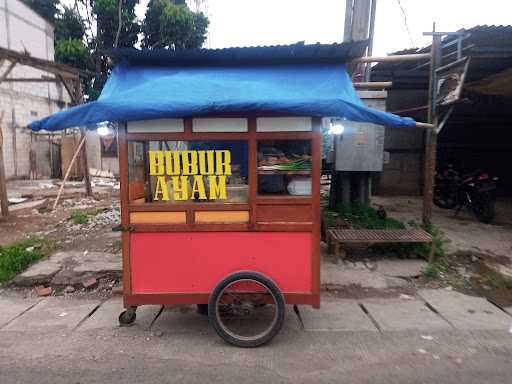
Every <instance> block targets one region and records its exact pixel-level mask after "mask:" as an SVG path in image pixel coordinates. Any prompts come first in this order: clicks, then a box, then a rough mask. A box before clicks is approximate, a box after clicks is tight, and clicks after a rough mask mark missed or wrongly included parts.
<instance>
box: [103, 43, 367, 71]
mask: <svg viewBox="0 0 512 384" xmlns="http://www.w3.org/2000/svg"><path fill="white" fill-rule="evenodd" d="M367 45H368V42H367V41H366V40H365V41H357V42H350V43H339V44H338V43H335V44H320V43H317V44H304V43H296V44H291V45H273V46H257V47H233V48H222V49H182V50H170V49H151V50H138V49H135V48H118V49H111V50H108V51H107V55H108V56H110V57H111V58H112V59H113V60H114V62H117V63H119V62H123V61H124V62H128V63H130V64H133V65H165V66H170V65H174V66H177V65H179V66H215V65H222V66H225V65H236V66H242V65H273V64H337V63H345V62H347V61H351V60H352V59H354V58H357V57H361V56H363V55H364V53H365V50H366V47H367Z"/></svg>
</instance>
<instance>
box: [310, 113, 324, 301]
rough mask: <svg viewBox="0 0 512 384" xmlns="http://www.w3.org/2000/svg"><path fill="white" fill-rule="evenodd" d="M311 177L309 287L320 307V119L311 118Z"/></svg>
mask: <svg viewBox="0 0 512 384" xmlns="http://www.w3.org/2000/svg"><path fill="white" fill-rule="evenodd" d="M311 149H312V153H311V157H312V163H311V172H312V173H311V179H312V181H313V184H312V192H313V196H312V202H313V205H312V213H313V217H312V218H313V228H312V231H313V240H312V243H313V244H312V255H311V256H312V257H311V289H312V292H313V295H315V297H316V298H317V300H316V302H314V303H313V306H314V307H315V308H319V307H320V241H321V228H320V226H321V221H322V218H321V212H320V178H321V176H322V120H321V119H320V118H314V119H313V140H312V143H311Z"/></svg>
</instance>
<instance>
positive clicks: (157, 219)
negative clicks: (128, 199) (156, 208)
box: [130, 212, 187, 224]
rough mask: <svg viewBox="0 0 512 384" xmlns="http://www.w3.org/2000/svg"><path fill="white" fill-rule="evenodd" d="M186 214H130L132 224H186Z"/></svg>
mask: <svg viewBox="0 0 512 384" xmlns="http://www.w3.org/2000/svg"><path fill="white" fill-rule="evenodd" d="M186 222H187V218H186V212H130V223H131V224H184V223H186Z"/></svg>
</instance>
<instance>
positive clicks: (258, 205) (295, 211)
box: [118, 116, 322, 308]
mask: <svg viewBox="0 0 512 384" xmlns="http://www.w3.org/2000/svg"><path fill="white" fill-rule="evenodd" d="M229 117H233V116H229ZM235 117H238V118H240V117H242V118H246V119H247V123H248V131H247V132H222V133H221V132H208V133H199V132H193V119H192V118H186V119H184V132H180V133H129V132H128V130H127V125H126V124H123V125H121V124H120V127H119V130H118V143H119V173H120V180H121V224H122V228H123V233H122V243H123V247H122V253H123V297H124V306H125V307H126V308H128V307H135V306H139V305H145V304H206V303H208V299H209V296H210V293H211V292H195V293H189V292H155V293H147V292H146V293H138V292H136V291H135V290H134V289H133V285H132V277H133V272H134V271H133V269H132V258H131V255H130V252H131V244H130V241H131V234H132V233H156V232H187V233H189V232H194V233H195V232H250V233H258V232H282V233H292V232H308V233H310V234H311V239H312V240H311V259H310V260H311V266H310V272H311V279H310V289H308V290H307V291H301V292H289V291H283V294H284V297H285V300H286V303H287V304H306V305H311V306H313V307H315V308H319V307H320V173H321V150H322V132H321V124H322V123H321V119H320V118H312V120H311V121H312V129H311V131H308V132H305V131H298V132H290V131H279V132H277V131H276V132H258V131H257V117H255V116H251V117H248V116H235ZM131 140H139V141H141V140H168V141H186V140H244V141H247V143H248V186H249V187H248V188H249V199H248V202H247V203H243V204H239V203H232V204H231V203H206V204H201V203H195V202H191V203H173V204H168V203H159V202H153V203H146V204H131V203H130V200H129V180H128V142H129V141H131ZM259 140H311V151H312V153H311V156H312V169H311V180H312V194H311V196H282V197H281V196H259V195H258V193H257V192H258V191H257V185H258V182H257V178H258V170H257V160H258V159H257V143H258V141H259ZM178 211H180V212H185V213H186V222H185V223H183V224H167V223H158V224H137V223H134V222H133V220H131V218H132V217H133V214H134V213H138V212H178ZM198 211H248V212H249V220H248V222H247V223H236V224H235V223H226V224H224V223H209V224H204V223H196V222H195V221H194V218H195V212H198ZM289 267H290V268H292V269H293V268H294V265H293V258H290V265H289Z"/></svg>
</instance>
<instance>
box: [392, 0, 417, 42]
mask: <svg viewBox="0 0 512 384" xmlns="http://www.w3.org/2000/svg"><path fill="white" fill-rule="evenodd" d="M396 2H397V3H398V6H399V7H400V10H401V11H402V14H403V15H404V24H405V29H406V30H407V34H408V35H409V40H410V41H411V47H414V46H415V44H414V40H413V39H412V35H411V30H410V29H409V23H408V22H407V14H406V13H405V9H404V7H403V6H402V2H401V1H400V0H396Z"/></svg>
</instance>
